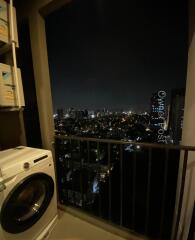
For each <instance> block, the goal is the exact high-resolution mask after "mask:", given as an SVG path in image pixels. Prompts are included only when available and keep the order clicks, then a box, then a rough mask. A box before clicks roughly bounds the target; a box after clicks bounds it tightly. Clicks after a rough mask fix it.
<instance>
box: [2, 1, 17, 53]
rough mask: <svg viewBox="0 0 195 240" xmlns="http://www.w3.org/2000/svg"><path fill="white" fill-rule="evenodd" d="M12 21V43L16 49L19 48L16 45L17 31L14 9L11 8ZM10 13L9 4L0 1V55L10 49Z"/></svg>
mask: <svg viewBox="0 0 195 240" xmlns="http://www.w3.org/2000/svg"><path fill="white" fill-rule="evenodd" d="M13 19H14V41H15V42H16V47H19V43H18V31H17V20H16V9H15V8H14V7H13ZM9 26H10V11H9V4H8V3H7V2H6V1H4V0H0V53H4V52H5V51H7V50H9V48H10V40H11V38H10V36H11V35H10V30H9V29H10V27H9Z"/></svg>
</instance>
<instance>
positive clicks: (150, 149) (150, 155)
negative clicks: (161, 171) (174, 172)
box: [145, 147, 152, 234]
mask: <svg viewBox="0 0 195 240" xmlns="http://www.w3.org/2000/svg"><path fill="white" fill-rule="evenodd" d="M151 171H152V148H151V147H150V148H149V149H148V179H147V199H146V225H145V233H146V234H147V233H148V229H149V215H150V183H151Z"/></svg>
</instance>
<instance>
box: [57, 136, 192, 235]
mask: <svg viewBox="0 0 195 240" xmlns="http://www.w3.org/2000/svg"><path fill="white" fill-rule="evenodd" d="M189 151H195V148H194V147H186V146H176V145H162V144H153V143H136V142H128V141H117V140H107V139H95V138H83V137H75V136H62V135H57V136H56V160H57V176H58V192H59V200H60V203H61V204H65V205H71V206H73V207H76V208H80V209H81V210H83V211H85V212H87V213H90V214H93V215H94V216H96V217H100V218H103V219H104V220H107V221H108V222H110V223H113V224H116V225H118V226H119V227H121V228H123V229H128V230H131V231H134V232H136V233H140V234H142V235H145V236H148V237H149V238H151V239H153V238H154V239H171V235H172V238H173V239H176V235H177V232H178V225H179V220H180V215H181V208H182V200H183V193H184V185H185V176H186V168H187V161H188V152H189ZM181 153H184V154H183V156H184V158H183V169H182V178H181V179H182V180H181V188H180V195H179V204H178V211H177V218H176V224H175V229H174V230H173V214H174V208H175V200H176V188H177V179H178V172H179V163H180V158H181V156H182V154H181Z"/></svg>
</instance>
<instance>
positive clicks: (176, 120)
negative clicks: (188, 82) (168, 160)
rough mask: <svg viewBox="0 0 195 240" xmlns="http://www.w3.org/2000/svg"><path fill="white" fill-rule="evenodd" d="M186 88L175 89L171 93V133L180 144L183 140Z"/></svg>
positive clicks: (172, 137) (175, 141) (173, 138)
mask: <svg viewBox="0 0 195 240" xmlns="http://www.w3.org/2000/svg"><path fill="white" fill-rule="evenodd" d="M184 99H185V90H184V89H174V90H173V91H172V94H171V107H170V114H169V115H170V120H169V134H170V136H171V139H172V141H173V143H175V144H179V143H180V141H181V135H182V127H183V115H184Z"/></svg>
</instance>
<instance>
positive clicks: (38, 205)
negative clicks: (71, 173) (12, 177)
mask: <svg viewBox="0 0 195 240" xmlns="http://www.w3.org/2000/svg"><path fill="white" fill-rule="evenodd" d="M53 194H54V182H53V179H52V178H51V177H50V176H48V175H46V174H43V173H37V174H33V175H30V176H29V177H27V178H25V179H24V180H22V181H21V182H20V183H18V184H17V185H16V186H15V187H14V189H13V190H12V191H11V192H10V193H9V195H8V197H7V198H6V200H5V201H4V203H3V206H2V208H1V213H0V221H1V226H2V228H3V229H4V230H5V231H6V232H9V233H21V232H24V231H25V230H27V229H28V228H30V227H31V226H32V225H33V224H35V223H36V222H37V221H38V220H39V219H40V218H41V216H42V215H43V214H44V212H45V211H46V210H47V207H48V205H49V203H50V201H51V199H52V196H53Z"/></svg>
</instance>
